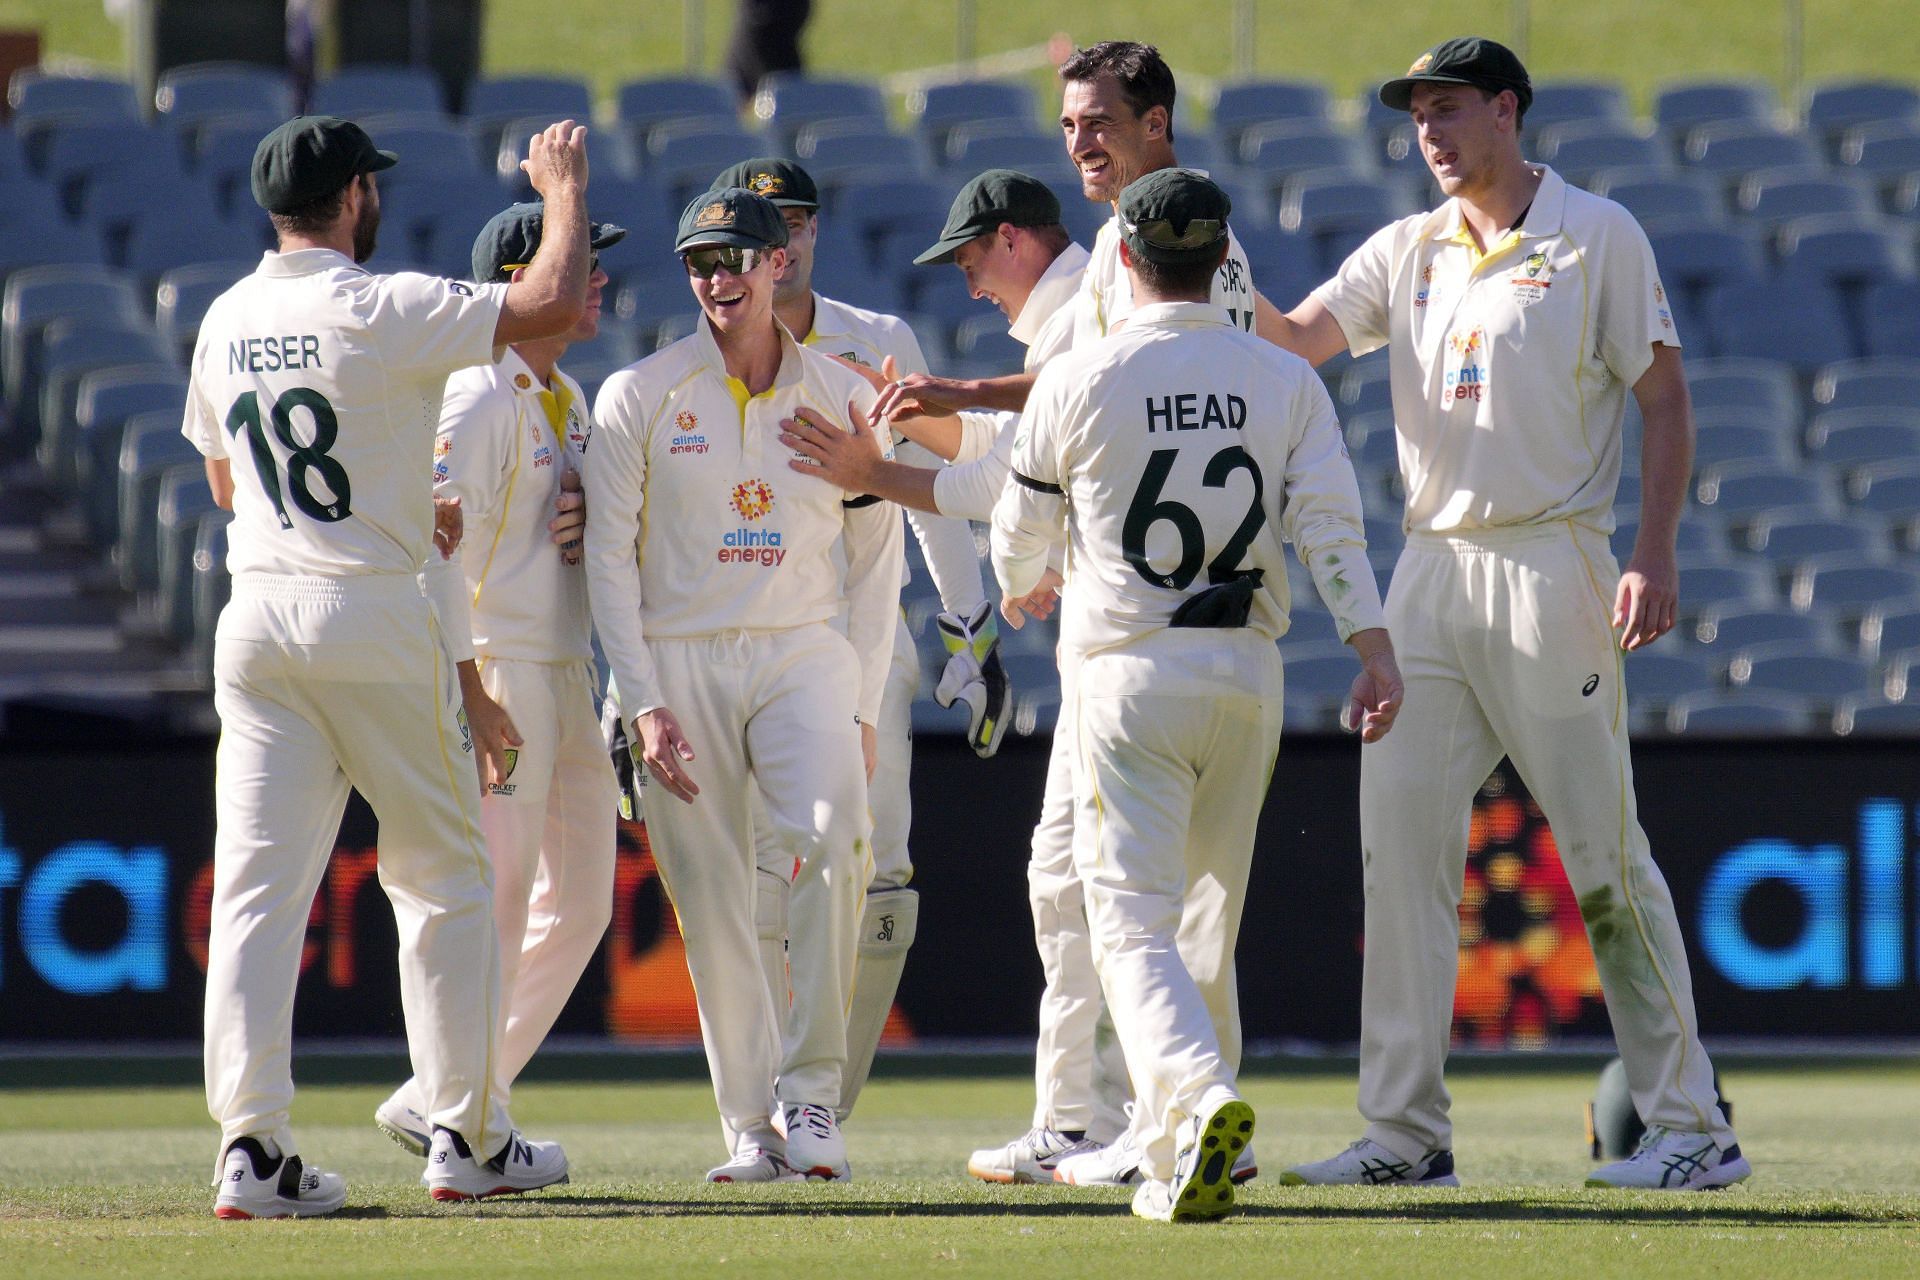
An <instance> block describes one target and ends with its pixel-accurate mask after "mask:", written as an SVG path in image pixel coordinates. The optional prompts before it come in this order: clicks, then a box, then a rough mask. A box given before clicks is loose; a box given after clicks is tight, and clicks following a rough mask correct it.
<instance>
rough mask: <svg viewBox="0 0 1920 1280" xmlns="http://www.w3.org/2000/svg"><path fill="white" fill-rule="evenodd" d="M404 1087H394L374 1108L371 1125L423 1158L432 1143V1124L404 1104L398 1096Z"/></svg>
mask: <svg viewBox="0 0 1920 1280" xmlns="http://www.w3.org/2000/svg"><path fill="white" fill-rule="evenodd" d="M405 1089H406V1086H405V1085H402V1086H401V1087H400V1088H398V1089H395V1090H394V1091H393V1093H392V1094H390V1095H389V1096H388V1098H387V1100H386V1101H385V1102H383V1103H381V1104H380V1105H379V1106H378V1107H375V1108H374V1111H373V1125H374V1127H375V1128H376V1129H378V1130H380V1132H382V1133H384V1134H386V1135H387V1136H388V1137H389V1138H392V1139H393V1140H394V1142H395V1143H396V1144H398V1145H399V1147H400V1149H401V1150H402V1151H405V1152H406V1153H407V1154H408V1155H415V1156H420V1157H422V1158H423V1159H424V1158H425V1157H426V1154H427V1148H428V1147H430V1146H432V1145H433V1126H432V1125H430V1124H428V1123H427V1118H426V1117H425V1116H423V1115H421V1114H420V1113H419V1112H418V1111H415V1110H414V1109H413V1108H412V1107H410V1106H408V1105H407V1104H406V1101H405V1099H403V1098H402V1097H401V1096H400V1095H401V1093H402V1092H404V1091H405Z"/></svg>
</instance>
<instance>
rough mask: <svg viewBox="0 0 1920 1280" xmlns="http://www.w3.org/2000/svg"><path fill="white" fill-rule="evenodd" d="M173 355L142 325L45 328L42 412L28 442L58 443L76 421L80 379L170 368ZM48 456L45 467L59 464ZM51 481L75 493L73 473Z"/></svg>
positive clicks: (83, 321)
mask: <svg viewBox="0 0 1920 1280" xmlns="http://www.w3.org/2000/svg"><path fill="white" fill-rule="evenodd" d="M171 360H172V353H171V352H169V351H168V350H167V347H166V344H165V343H164V342H162V341H161V339H160V336H159V335H158V334H157V333H155V332H153V330H152V329H150V328H148V327H147V326H146V325H145V324H144V323H141V322H138V321H135V322H127V321H119V320H113V319H108V318H105V317H93V316H67V317H64V318H62V319H59V320H55V321H53V322H52V323H51V324H49V325H48V326H47V329H46V335H45V338H44V340H43V344H42V347H41V352H40V358H39V365H38V373H37V379H36V386H35V387H34V391H35V393H36V394H37V395H38V397H39V409H38V413H37V415H36V416H35V417H34V419H33V422H34V423H35V424H36V431H35V434H34V435H32V436H29V437H27V439H28V440H30V441H31V442H32V443H33V444H34V445H35V446H36V448H37V447H38V446H39V445H40V444H42V443H44V442H46V441H47V440H53V441H58V440H59V439H61V438H62V437H63V436H64V435H65V433H66V431H67V430H68V429H69V424H71V423H72V421H73V414H74V408H75V405H76V403H77V402H78V400H79V398H80V380H81V379H82V378H84V377H85V376H86V375H87V374H89V373H92V372H93V371H94V370H96V369H109V368H114V367H116V366H121V365H150V364H167V363H169V362H170V361H171ZM57 459H58V455H56V454H50V455H49V456H48V457H47V458H45V459H43V461H44V462H46V463H49V464H50V463H53V462H55V461H57ZM50 478H51V479H53V480H54V482H55V483H56V484H57V485H59V486H61V487H63V488H71V486H72V483H73V476H72V474H71V472H70V471H65V470H62V471H60V472H58V473H50Z"/></svg>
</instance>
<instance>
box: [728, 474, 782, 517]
mask: <svg viewBox="0 0 1920 1280" xmlns="http://www.w3.org/2000/svg"><path fill="white" fill-rule="evenodd" d="M733 509H734V510H735V511H737V512H739V513H740V518H741V519H742V520H760V519H763V518H765V516H766V515H767V513H768V512H770V511H772V510H773V486H772V485H770V484H768V483H767V482H766V481H765V480H759V479H754V480H743V481H741V482H740V483H739V484H737V485H735V486H733Z"/></svg>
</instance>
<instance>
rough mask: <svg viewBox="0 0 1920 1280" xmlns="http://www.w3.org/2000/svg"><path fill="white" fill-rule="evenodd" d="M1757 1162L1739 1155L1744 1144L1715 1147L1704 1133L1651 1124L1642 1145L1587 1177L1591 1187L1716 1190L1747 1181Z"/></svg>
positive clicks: (1641, 1141) (1642, 1138) (1712, 1141)
mask: <svg viewBox="0 0 1920 1280" xmlns="http://www.w3.org/2000/svg"><path fill="white" fill-rule="evenodd" d="M1752 1176H1753V1166H1752V1165H1750V1164H1748V1163H1747V1158H1746V1157H1745V1156H1743V1155H1741V1154H1740V1144H1739V1143H1737V1142H1736V1143H1733V1144H1732V1145H1730V1146H1727V1147H1721V1146H1719V1145H1717V1144H1716V1143H1715V1142H1714V1140H1713V1139H1712V1138H1710V1137H1708V1136H1707V1135H1706V1134H1704V1133H1687V1132H1684V1131H1682V1130H1679V1129H1669V1128H1667V1127H1666V1126H1665V1125H1649V1126H1648V1127H1647V1132H1646V1133H1645V1135H1643V1136H1642V1137H1641V1139H1640V1149H1639V1150H1638V1151H1636V1152H1634V1153H1633V1154H1632V1155H1630V1156H1628V1157H1627V1158H1626V1159H1625V1160H1618V1161H1615V1162H1614V1163H1613V1164H1610V1165H1608V1166H1606V1167H1605V1168H1603V1169H1597V1170H1595V1171H1594V1173H1593V1174H1592V1175H1591V1176H1589V1177H1588V1178H1587V1185H1588V1186H1590V1187H1637V1188H1643V1189H1646V1190H1649V1191H1716V1190H1718V1189H1720V1188H1721V1187H1730V1186H1732V1185H1733V1184H1734V1183H1736V1182H1745V1181H1746V1180H1747V1179H1748V1178H1750V1177H1752Z"/></svg>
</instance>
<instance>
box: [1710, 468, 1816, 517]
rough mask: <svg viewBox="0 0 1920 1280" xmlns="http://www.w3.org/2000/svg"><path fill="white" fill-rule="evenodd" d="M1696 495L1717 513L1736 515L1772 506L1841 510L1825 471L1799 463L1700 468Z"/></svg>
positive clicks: (1727, 515) (1741, 515) (1748, 513)
mask: <svg viewBox="0 0 1920 1280" xmlns="http://www.w3.org/2000/svg"><path fill="white" fill-rule="evenodd" d="M1694 498H1695V501H1697V502H1698V503H1699V504H1700V505H1701V506H1702V507H1709V508H1712V509H1713V512H1714V513H1715V514H1716V515H1719V516H1721V517H1723V518H1727V519H1734V518H1739V517H1744V516H1751V515H1753V514H1754V513H1756V512H1759V511H1764V510H1766V509H1767V508H1769V507H1822V508H1826V509H1828V510H1835V511H1837V510H1839V503H1838V500H1837V498H1836V497H1835V494H1834V491H1833V487H1832V484H1831V481H1830V480H1829V478H1828V477H1827V475H1826V474H1825V472H1824V471H1822V470H1817V469H1813V468H1807V467H1803V466H1800V465H1798V464H1791V463H1790V464H1786V465H1782V464H1780V463H1777V462H1765V461H1746V462H1724V463H1720V464H1718V465H1716V466H1711V467H1706V468H1704V469H1702V471H1701V472H1700V476H1699V480H1698V483H1697V485H1696V486H1695V490H1694Z"/></svg>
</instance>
